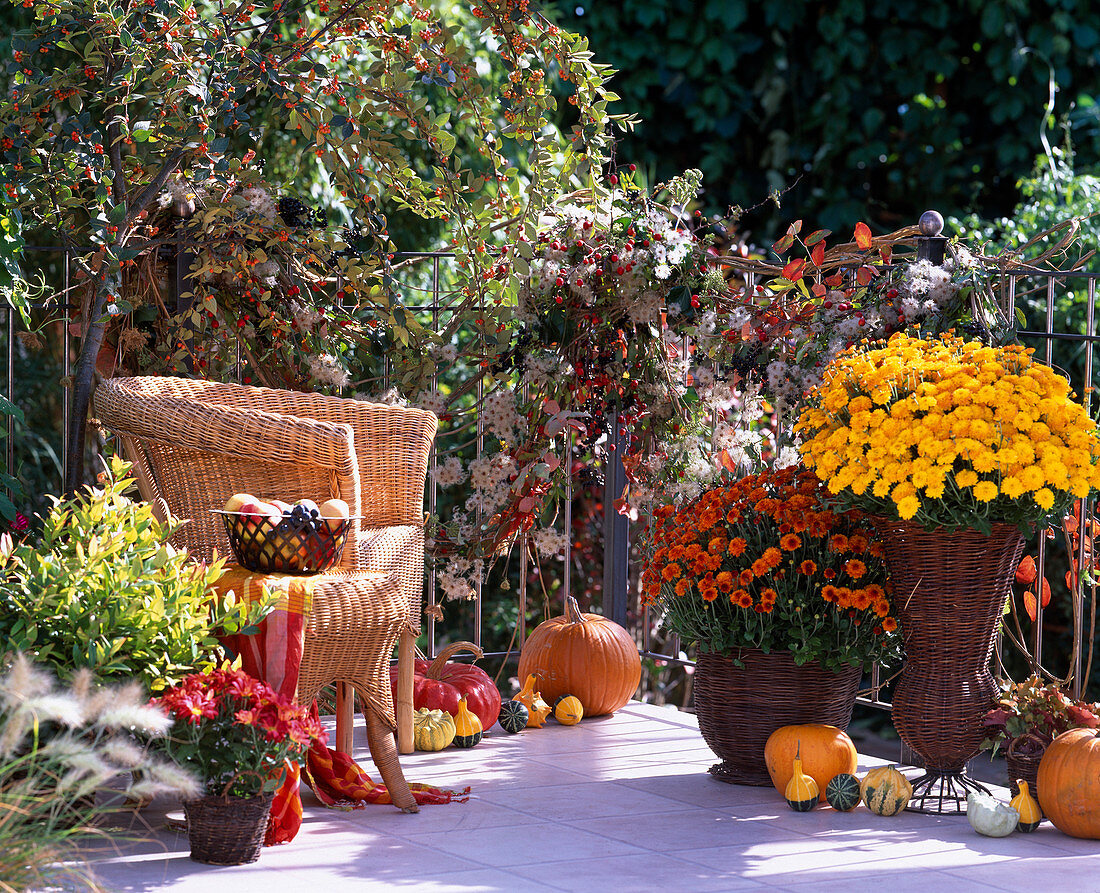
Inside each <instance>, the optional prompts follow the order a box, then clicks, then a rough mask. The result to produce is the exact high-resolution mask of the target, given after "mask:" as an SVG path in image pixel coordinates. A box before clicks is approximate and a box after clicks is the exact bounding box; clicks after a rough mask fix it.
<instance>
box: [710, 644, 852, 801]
mask: <svg viewBox="0 0 1100 893" xmlns="http://www.w3.org/2000/svg"><path fill="white" fill-rule="evenodd" d="M738 657H739V658H740V660H741V661H742V662H743V663H744V666H743V667H735V666H734V665H733V661H732V660H730V658H728V657H723V656H720V655H715V654H707V653H701V654H700V655H699V660H698V662H697V663H696V668H695V680H694V691H695V712H696V714H697V715H698V717H699V731H700V732H702V733H703V740H705V741H706V742H707V746H708V747H710V749H711V750H713V751H714V753H715V754H716V755H717V756H719V757H720V758H721V759H722V762H721V763H718V764H716V765H714V766H711V768H710V773H711V775H713V776H714V777H715V778H717V779H718V780H719V781H725V782H729V783H730V784H745V785H757V786H766V785H770V784H771V778H770V776H769V775H768V769H767V766H766V765H765V764H764V745H765V744H766V743H767V741H768V736H769V735H771V733H772V732H774V731H775V730H776V729H778V728H780V727H782V726H788V725H795V724H800V723H827V724H828V725H832V726H836V727H837V728H840V729H847V728H848V723H849V722H850V721H851V719H852V707H853V706H854V705H855V700H856V691H857V690H858V688H859V681H860V679H861V678H862V675H863V674H862V671H861V669H860V668H859V667H850V668H846V669H845V670H844V671H842V672H840V673H832V672H830V671H828V670H825V669H824V668H822V666H821V665H820V664H819V663H817V662H816V661H815V662H813V663H809V664H805V665H803V666H801V667H800V666H797V665H796V664H795V662H794V658H793V657H791V655H790V654H789V653H787V652H773V653H771V654H765V653H764V652H763V651H758V650H757V649H755V648H745V649H742V650H741V651H740V652H739V653H738Z"/></svg>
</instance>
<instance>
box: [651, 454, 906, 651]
mask: <svg viewBox="0 0 1100 893" xmlns="http://www.w3.org/2000/svg"><path fill="white" fill-rule="evenodd" d="M827 496H828V494H827V493H826V492H825V490H824V489H823V487H822V485H821V483H820V482H819V481H818V480H817V478H816V477H814V475H813V474H812V473H810V472H808V471H806V470H805V469H802V468H799V467H795V466H791V467H787V468H783V469H780V470H771V469H768V470H765V471H762V472H760V473H759V474H752V475H748V476H747V477H743V478H741V479H739V480H737V481H735V482H733V483H731V484H729V485H726V486H721V487H716V488H714V489H711V490H708V491H707V492H705V493H703V495H702V496H700V497H699V498H698V499H697V500H695V501H694V502H692V503H690V504H688V505H686V506H684V507H683V508H681V509H679V510H678V511H677V510H675V509H674V508H673V507H671V506H666V507H664V508H662V509H659V510H658V512H657V514H656V520H657V529H656V534H655V538H654V541H653V553H652V556H651V558H650V560H649V562H648V564H647V566H646V569H645V571H644V573H643V575H642V587H643V598H644V600H645V602H646V604H648V605H650V606H652V607H657V608H659V609H661V610H662V611H663V612H664V621H663V622H664V626H665V627H666V628H667V629H669V630H671V631H672V632H675V633H678V634H679V635H680V636H681V637H683V639H684V640H685V643H686V644H691V643H695V644H698V645H699V646H700V647H702V648H703V649H705V650H706V651H708V652H712V653H715V654H728V655H730V656H731V657H732V658H733V659H734V660H736V659H737V656H738V651H739V649H742V648H759V649H762V650H764V651H766V652H771V651H789V652H790V653H791V654H792V655H793V656H794V659H795V662H796V663H798V664H799V665H801V664H805V663H807V662H810V661H814V660H816V661H820V663H821V664H822V665H823V666H824V667H826V668H829V669H838V668H840V667H842V666H844V665H852V666H855V665H862V666H869V665H870V664H871V663H872V662H876V661H884V660H888V659H890V658H892V657H895V656H896V654H897V649H898V641H899V640H898V635H897V629H898V622H897V618H896V616H895V613H894V606H893V604H892V602H891V599H890V591H889V585H888V581H887V578H886V570H885V565H884V562H883V554H882V547H881V545H880V544H879V543H878V542H877V541H875V540H874V539H872V537H871V534H870V533H869V532H868V531H867V530H865V529H863V527H861V526H860V523H859V521H858V519H857V517H856V516H855V515H853V514H852V513H840V512H836V511H834V510H833V509H832V508H830V506H829V504H828V502H827Z"/></svg>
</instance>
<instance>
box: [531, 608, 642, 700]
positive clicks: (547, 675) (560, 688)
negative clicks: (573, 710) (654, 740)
mask: <svg viewBox="0 0 1100 893" xmlns="http://www.w3.org/2000/svg"><path fill="white" fill-rule="evenodd" d="M529 674H534V676H535V677H536V678H537V679H538V684H539V688H540V689H541V691H542V696H543V698H545V699H546V700H547V701H548V702H550V703H551V704H553V703H554V702H555V701H557V699H558V698H560V697H561V696H562V695H575V696H576V697H577V698H578V699H579V700H580V702H581V705H582V706H583V707H584V715H585V716H603V715H605V714H607V713H614V712H615V711H616V710H618V709H619V708H620V707H622V706H623V705H624V704H625V703H626V702H627V701H629V700H630V698H631V696H632V695H633V694H634V692H635V690H636V689H637V688H638V682H639V681H640V680H641V678H642V660H641V657H640V656H639V655H638V646H637V645H635V643H634V640H633V639H632V638H631V637H630V634H629V633H628V632H627V631H626V630H625V629H623V628H622V627H621V626H619V624H617V623H615V622H614V621H612V620H608V619H607V618H606V617H601V616H600V615H599V614H582V613H581V610H580V607H579V606H578V605H577V600H576V599H575V598H573V597H572V596H570V597H569V598H568V599H566V603H565V614H564V615H563V616H561V617H554V618H552V619H550V620H547V621H544V622H543V623H541V624H539V626H538V628H537V629H536V630H535V631H534V632H533V633H531V635H530V636H529V637H528V639H527V641H526V642H525V643H524V644H523V650H522V651H521V652H520V657H519V678H520V679H525V678H527V676H528V675H529Z"/></svg>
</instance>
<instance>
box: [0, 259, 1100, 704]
mask: <svg viewBox="0 0 1100 893" xmlns="http://www.w3.org/2000/svg"><path fill="white" fill-rule="evenodd" d="M930 241H931V240H930ZM26 251H27V252H28V256H29V257H33V258H35V259H38V258H41V257H42V256H43V255H44V254H48V253H50V252H52V253H54V254H55V255H57V256H58V257H59V259H60V266H59V268H58V269H57V270H56V272H57V281H56V283H55V287H56V288H58V289H59V290H60V293H61V294H62V295H64V296H68V295H69V294H70V286H71V285H72V280H71V276H70V269H71V267H72V258H73V255H74V254H76V253H84V252H83V251H81V250H80V249H74V248H62V247H52V248H51V247H47V248H27V249H26ZM450 257H451V255H449V254H448V253H446V252H406V253H402V254H398V255H396V257H395V262H396V263H397V264H399V265H404V266H411V265H413V264H421V263H426V264H428V265H429V270H428V272H427V273H426V274H422V276H421V280H422V281H423V282H425V283H426V284H425V285H423V286H420V287H419V291H420V295H421V297H420V298H418V299H417V300H416V301H409V302H407V303H406V307H407V308H408V309H409V310H411V311H413V312H415V313H418V314H422V318H423V319H426V320H430V324H431V326H432V327H433V328H434V329H435V330H436V331H439V330H440V329H441V328H442V327H444V326H445V325H446V322H447V321H448V320H447V317H448V314H451V313H453V312H454V310H455V307H454V306H453V305H452V304H451V303H450V302H449V301H448V296H447V294H446V293H445V292H444V289H443V286H442V283H443V276H442V272H443V271H442V267H441V264H442V263H444V262H445V261H447V260H448V259H449V258H450ZM189 263H190V259H189V258H188V257H187V256H186V254H185V252H182V251H181V252H177V261H176V276H175V280H176V295H177V309H179V310H183V309H186V305H187V302H186V300H185V299H184V298H183V295H184V292H185V288H184V283H185V280H186V276H187V272H188V270H187V266H185V265H186V264H189ZM35 266H36V267H40V268H41V267H45V266H46V263H45V262H43V263H39V264H35ZM1098 278H1100V273H1082V272H1043V271H1035V270H1030V269H1010V270H1007V271H1005V272H1004V282H1002V287H1001V290H1000V293H1001V294H1002V295H1004V296H1005V298H1004V304H1005V306H1004V310H1005V311H1006V312H1008V313H1009V314H1011V313H1012V312H1014V309H1015V307H1016V306H1017V305H1018V304H1019V303H1021V302H1024V303H1027V304H1029V305H1035V306H1037V307H1041V309H1042V310H1043V311H1044V317H1043V318H1044V325H1043V327H1042V328H1037V329H1021V330H1019V331H1018V335H1019V337H1020V338H1021V339H1022V340H1024V342H1025V343H1035V344H1036V345H1037V351H1036V352H1037V354H1038V355H1039V356H1040V357H1041V358H1043V359H1045V360H1046V362H1048V363H1050V362H1052V360H1053V358H1054V352H1055V347H1054V346H1055V344H1056V343H1058V342H1059V341H1061V342H1065V343H1067V344H1071V345H1076V346H1077V347H1076V350H1075V355H1074V357H1073V358H1074V360H1075V371H1076V372H1077V373H1078V374H1077V379H1078V380H1075V381H1072V382H1071V384H1072V385H1073V387H1074V390H1075V391H1076V392H1077V393H1078V394H1082V395H1083V397H1084V400H1085V404H1086V406H1087V407H1089V408H1091V395H1092V389H1093V388H1094V387H1095V386H1096V382H1095V371H1094V367H1093V345H1094V343H1095V342H1097V341H1098V340H1100V335H1098V334H1097V333H1096V313H1095V302H1096V283H1097V279H1098ZM746 284H747V285H748V287H749V289H752V288H753V286H754V281H753V279H752V278H751V276H750V277H749V278H748V281H747V283H746ZM336 285H337V287H338V286H339V283H336ZM1081 290H1083V291H1084V294H1085V307H1084V308H1083V310H1082V309H1081V308H1078V307H1077V306H1076V303H1077V301H1076V300H1073V301H1071V302H1069V303H1067V301H1066V296H1067V295H1069V294H1071V293H1073V294H1076V293H1079V292H1080V291H1081ZM1059 308H1061V309H1063V310H1065V309H1069V310H1071V311H1074V312H1076V313H1077V314H1078V315H1079V316H1080V317H1081V319H1080V321H1079V322H1077V323H1073V321H1072V320H1071V321H1069V323H1070V324H1069V326H1063V328H1080V329H1082V331H1070V330H1065V331H1062V330H1059V320H1058V319H1057V318H1056V316H1057V310H1058V309H1059ZM38 309H40V310H43V311H50V312H53V313H55V314H57V317H58V320H59V321H60V324H61V332H62V335H61V337H62V344H61V357H62V374H63V375H64V376H65V377H66V378H68V377H69V376H70V375H71V372H72V350H73V345H72V338H71V334H70V326H71V323H72V311H73V307H72V305H71V304H70V303H68V302H67V301H65V302H56V303H51V304H47V305H42V306H41V307H39V308H38ZM1063 322H1066V321H1063ZM19 324H20V323H19V317H18V316H17V315H16V313H15V311H14V310H13V309H12V308H11V307H8V308H7V312H6V327H5V343H6V351H7V353H6V364H5V365H6V370H7V373H6V379H5V382H4V394H5V396H7V397H8V399H9V400H13V402H14V398H15V395H14V384H15V344H16V331H17V329H18V327H19ZM1077 354H1079V356H1077ZM1077 360H1079V362H1076V361H1077ZM382 378H383V381H382V383H383V385H384V386H386V385H388V383H389V372H388V369H386V370H384V371H383V375H382ZM437 384H438V377H435V378H433V387H434V386H435V385H437ZM484 387H485V384H484V379H482V380H481V381H480V382H479V383H478V387H477V397H478V399H479V400H480V398H482V397H483V396H484ZM24 409H29V407H24ZM609 421H610V422H611V424H610V425H609V430H610V432H611V433H610V435H609V437H611V438H614V439H615V440H616V441H618V443H617V445H618V447H619V449H618V450H617V451H616V452H615V453H614V454H613V455H614V457H615V458H614V459H613V460H612V463H611V467H610V468H607V469H606V470H605V475H604V477H605V485H604V502H603V504H604V506H605V508H610V507H611V506H613V505H614V503H615V499H616V498H617V497H618V496H619V495H620V494H621V493H622V490H623V486H624V484H625V473H624V471H623V467H622V463H621V461H619V459H618V456H619V455H620V453H621V449H622V448H623V446H624V444H623V443H622V441H621V439H620V435H619V433H618V432H619V425H618V424H617V420H616V419H614V418H612V419H609ZM61 423H62V426H63V429H62V430H64V428H66V427H67V426H68V424H69V399H68V395H67V394H66V399H65V400H64V401H63V418H62V419H61ZM474 431H475V440H474V449H475V451H476V453H477V454H478V455H481V454H483V453H484V449H485V442H486V431H485V427H484V423H483V421H482V419H481V418H480V416H479V417H478V418H476V419H475V420H474ZM7 433H8V437H7V439H6V440H5V452H6V459H7V466H8V468H9V469H12V470H14V463H15V437H14V435H15V428H14V420H13V419H12V418H10V417H9V418H8V419H7ZM446 437H447V431H446V430H444V431H442V432H441V435H440V438H439V442H438V444H437V450H436V451H433V454H432V457H431V460H430V463H431V464H430V472H434V471H435V470H436V468H437V466H438V463H439V460H440V456H441V455H446V453H447V449H448V448H447V447H446V446H445V440H446ZM60 440H61V443H62V462H63V464H64V465H66V466H67V465H68V463H69V462H72V461H74V459H75V458H76V457H72V456H69V455H67V453H65V452H64V449H65V447H64V444H65V438H64V437H60ZM566 448H567V450H569V451H571V449H572V444H571V441H569V442H568V444H567V447H566ZM568 458H570V459H571V455H570V456H569V457H568ZM77 461H79V459H77ZM571 464H572V463H571V461H567V463H566V468H567V469H568V468H571ZM60 483H61V482H60V481H59V489H60ZM571 496H572V481H571V479H570V480H569V482H568V484H567V488H566V496H565V500H564V506H563V516H564V524H565V530H566V532H567V534H569V533H570V531H571V521H572V517H571V511H572V505H571V501H572V500H571ZM426 503H427V508H428V511H429V512H430V513H433V514H434V513H435V512H436V510H437V508H438V505H439V493H438V488H437V485H436V481H435V477H434V474H429V482H428V485H427V491H426ZM1086 517H1087V513H1086V512H1082V515H1081V530H1080V533H1081V534H1082V536H1081V539H1080V543H1081V546H1080V549H1079V555H1078V561H1079V562H1082V564H1081V565H1080V566H1082V567H1083V566H1084V562H1085V561H1086V560H1088V559H1087V556H1086V555H1085V537H1084V535H1083V534H1084V533H1085V523H1086ZM603 530H604V567H603V611H604V614H605V615H607V616H609V617H611V618H612V619H614V620H616V621H618V622H619V623H622V624H623V625H628V622H629V617H630V614H631V609H632V608H633V607H634V606H636V605H637V600H638V593H636V592H634V593H632V592H631V591H630V585H629V580H630V574H629V542H630V525H629V522H628V520H627V518H626V517H624V516H622V515H619V514H617V513H616V512H614V511H605V514H604V521H603ZM565 541H566V546H565V554H564V557H563V560H562V564H561V575H562V576H561V590H562V592H563V593H564V594H566V595H568V594H569V593H570V592H571V566H572V554H571V550H572V536H571V535H567V536H566V537H565ZM519 551H520V554H519V580H520V585H519V588H518V611H519V615H518V616H519V624H518V629H517V631H516V637H515V639H514V641H513V643H512V645H511V646H510V647H509V648H508V650H505V651H497V652H490V653H489V656H496V657H501V658H507V657H509V656H512V655H515V654H516V653H518V650H519V648H520V647H522V644H523V641H524V638H525V634H526V615H527V596H526V588H527V583H528V581H529V576H530V568H529V562H528V549H527V544H526V543H522V544H521V548H520V550H519ZM1047 564H1048V560H1047V551H1046V541H1045V538H1042V537H1041V538H1040V540H1039V543H1038V558H1037V565H1038V573H1039V579H1040V580H1042V578H1043V575H1044V572H1045V570H1046V569H1047ZM427 593H428V595H429V599H428V603H432V602H434V601H435V600H436V599H437V598H438V597H439V592H438V585H437V579H436V573H435V570H434V569H430V570H429V573H428V578H427ZM484 598H485V591H484V575H482V576H481V577H479V578H478V583H477V586H476V587H475V592H474V598H473V606H472V607H473V614H472V620H471V625H472V627H473V628H472V630H471V632H470V635H469V638H471V639H472V640H473V641H474V642H475V643H477V644H478V645H481V644H482V625H483V617H484V613H483V605H484ZM1090 599H1091V593H1090ZM1037 602H1038V605H1037V617H1036V622H1035V623H1034V628H1033V630H1032V638H1031V642H1030V643H1029V644H1030V647H1031V649H1032V651H1033V654H1034V656H1035V659H1036V661H1039V662H1041V661H1042V659H1043V655H1044V653H1045V651H1046V641H1045V639H1046V637H1045V636H1044V624H1043V606H1042V604H1041V601H1040V600H1039V599H1037ZM1084 602H1085V598H1084V597H1083V596H1080V595H1079V596H1078V597H1076V598H1075V600H1074V604H1073V605H1072V617H1073V622H1074V627H1075V629H1076V631H1077V632H1078V633H1081V632H1083V630H1084V608H1085V605H1084ZM1093 610H1094V608H1093ZM640 619H641V624H642V627H643V629H642V631H641V633H640V634H637V638H638V640H639V650H640V652H641V653H642V655H643V656H644V657H647V658H651V659H654V660H658V661H662V662H666V663H669V664H691V663H692V661H691V660H690V659H687V658H686V657H682V656H681V652H680V643H679V642H678V641H677V640H676V639H675V638H674V637H673V638H670V639H669V640H667V641H666V642H665V643H664V648H663V649H662V650H655V649H654V644H653V642H652V641H651V636H650V626H651V624H650V618H649V616H648V610H646V611H643V612H642V613H641V614H640ZM440 632H441V631H440V629H438V628H437V623H436V621H435V618H434V617H433V616H431V615H429V616H428V617H427V620H426V638H427V646H426V650H427V652H428V654H429V655H432V654H434V653H435V650H436V642H437V640H438V638H439V635H440ZM448 632H449V633H450V636H451V637H455V636H456V635H457V636H458V637H459V638H462V637H463V636H461V635H459V634H458V633H457V631H456V630H448ZM1079 638H1084V637H1083V636H1079ZM1086 644H1087V643H1086ZM998 661H1000V653H999V652H998ZM1070 668H1071V670H1072V676H1073V694H1074V695H1075V696H1077V695H1079V694H1080V692H1081V690H1082V687H1083V684H1084V683H1085V681H1086V680H1083V679H1082V678H1081V676H1082V671H1083V657H1082V654H1081V653H1076V654H1073V655H1071V656H1070ZM880 683H881V678H880V673H879V671H878V668H875V671H874V672H873V673H872V678H871V685H872V691H873V694H872V696H871V697H869V698H866V699H864V702H865V703H868V704H872V705H874V706H880V707H889V704H888V703H887V702H885V701H884V700H881V699H880V697H879V696H878V692H879V688H880Z"/></svg>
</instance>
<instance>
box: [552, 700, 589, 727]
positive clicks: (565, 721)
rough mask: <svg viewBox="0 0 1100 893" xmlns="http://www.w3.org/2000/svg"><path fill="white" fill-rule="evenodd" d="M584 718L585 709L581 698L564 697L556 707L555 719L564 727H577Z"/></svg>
mask: <svg viewBox="0 0 1100 893" xmlns="http://www.w3.org/2000/svg"><path fill="white" fill-rule="evenodd" d="M583 716H584V707H583V706H582V705H581V701H580V698H576V697H574V696H573V695H563V696H562V697H560V698H558V702H557V703H556V704H555V705H554V719H556V720H557V721H558V722H560V723H561V724H562V725H563V726H575V725H576V724H577V723H579V722H580V721H581V719H582V718H583Z"/></svg>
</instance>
